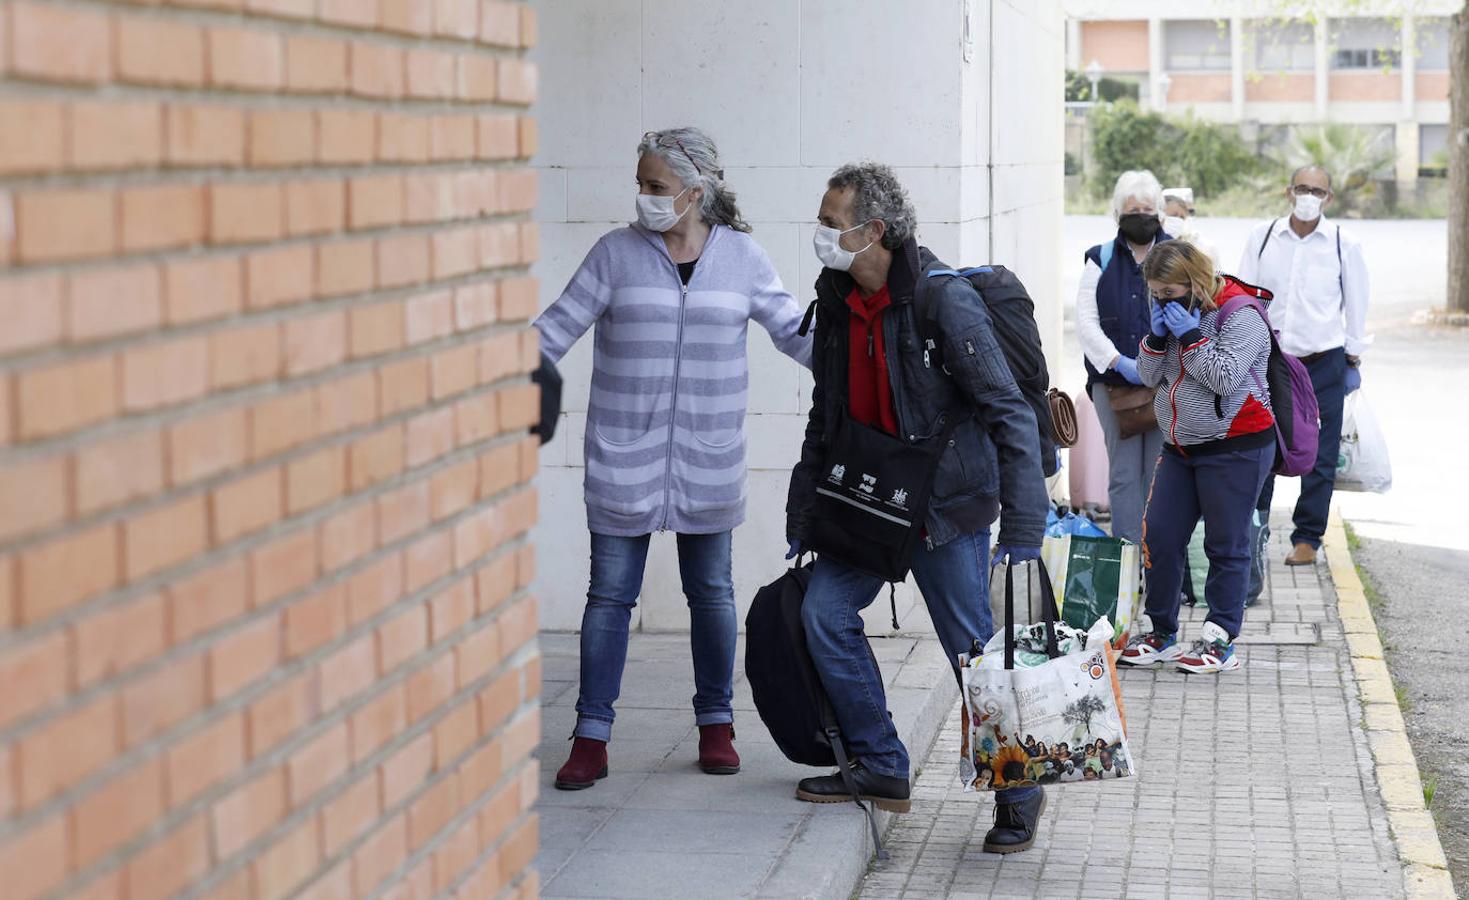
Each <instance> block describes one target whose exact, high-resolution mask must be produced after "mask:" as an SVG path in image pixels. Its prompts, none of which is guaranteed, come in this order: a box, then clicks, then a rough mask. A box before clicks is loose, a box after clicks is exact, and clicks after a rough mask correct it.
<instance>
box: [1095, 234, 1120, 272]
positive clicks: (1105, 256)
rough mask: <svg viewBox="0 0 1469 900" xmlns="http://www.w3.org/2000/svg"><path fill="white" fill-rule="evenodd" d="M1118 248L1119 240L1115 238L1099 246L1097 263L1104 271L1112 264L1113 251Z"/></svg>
mask: <svg viewBox="0 0 1469 900" xmlns="http://www.w3.org/2000/svg"><path fill="white" fill-rule="evenodd" d="M1116 249H1117V241H1115V240H1111V241H1108V242H1107V243H1105V244H1102V245H1100V246H1099V247H1097V264H1098V265H1099V266H1101V268H1102V271H1103V272H1105V271H1107V267H1108V266H1110V265H1112V252H1113V251H1114V250H1116Z"/></svg>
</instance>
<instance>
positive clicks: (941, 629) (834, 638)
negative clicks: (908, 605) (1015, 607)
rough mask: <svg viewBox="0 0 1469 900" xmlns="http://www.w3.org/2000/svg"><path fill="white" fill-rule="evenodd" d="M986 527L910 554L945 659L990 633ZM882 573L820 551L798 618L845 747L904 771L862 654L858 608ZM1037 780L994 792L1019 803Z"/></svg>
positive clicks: (878, 688)
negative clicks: (847, 563)
mask: <svg viewBox="0 0 1469 900" xmlns="http://www.w3.org/2000/svg"><path fill="white" fill-rule="evenodd" d="M989 542H990V533H989V529H983V530H981V531H976V532H972V533H970V534H962V535H960V536H959V537H957V538H955V539H954V540H952V541H950V542H948V543H947V544H943V545H941V546H938V547H935V548H933V549H932V550H926V549H922V548H920V549H919V550H918V552H917V554H916V555H915V556H914V558H913V578H914V580H915V581H917V582H918V589H919V590H920V591H922V592H923V602H924V603H925V604H926V605H927V606H928V614H929V617H930V618H932V619H933V627H934V630H935V631H937V632H938V638H939V643H940V644H941V645H942V646H943V648H944V656H945V657H946V658H947V659H948V660H949V664H950V665H952V666H954V667H955V670H956V671H957V669H958V656H959V654H960V653H967V652H969V650H970V648H971V646H972V645H973V643H974V641H975V639H978V640H979V641H980V643H981V644H982V643H983V642H985V641H987V640H989V638H990V635H991V634H993V633H994V630H995V626H994V622H993V621H992V620H991V618H990V604H989ZM882 586H883V582H882V579H880V578H877V577H876V576H873V575H868V574H865V573H863V572H858V571H857V570H856V569H851V568H848V567H847V566H845V565H843V564H841V563H839V562H836V561H835V560H832V559H828V558H827V557H824V556H820V557H817V559H816V570H815V572H814V573H813V575H812V578H811V585H810V587H808V588H807V589H806V600H805V603H804V604H803V605H802V607H801V622H802V624H803V625H805V628H806V644H807V647H808V648H809V649H810V651H811V659H812V661H814V662H815V664H816V671H817V674H819V675H820V677H821V686H822V687H824V688H826V694H827V696H828V697H829V698H830V699H831V705H832V709H833V711H835V712H836V717H837V724H839V725H841V726H842V735H843V737H845V738H846V741H847V748H848V749H849V750H850V751H851V754H852V756H853V757H855V758H857V759H860V760H861V761H862V764H863V765H865V766H866V767H867V768H868V769H869V770H871V771H873V772H876V773H877V774H879V775H888V776H891V777H893V778H907V777H908V751H907V749H905V748H904V747H903V742H902V741H901V740H900V739H899V738H898V729H897V728H896V727H894V726H893V719H892V716H891V715H890V714H889V713H888V711H887V695H886V693H885V692H884V691H883V685H882V673H881V672H880V671H878V668H877V666H876V665H875V664H874V663H873V661H872V659H871V658H870V657H868V655H867V648H866V646H864V644H865V642H866V640H867V635H866V634H865V632H864V631H863V628H862V616H861V615H860V613H861V611H862V610H863V609H866V608H867V607H868V606H870V605H871V604H872V601H873V600H875V599H876V598H877V595H878V593H879V591H881V590H882ZM1037 790H1039V788H1014V789H1011V790H1006V791H998V792H997V793H996V796H995V800H996V801H997V802H1000V803H1016V802H1019V801H1021V800H1024V799H1026V798H1027V797H1028V796H1030V794H1031V793H1032V792H1033V791H1037Z"/></svg>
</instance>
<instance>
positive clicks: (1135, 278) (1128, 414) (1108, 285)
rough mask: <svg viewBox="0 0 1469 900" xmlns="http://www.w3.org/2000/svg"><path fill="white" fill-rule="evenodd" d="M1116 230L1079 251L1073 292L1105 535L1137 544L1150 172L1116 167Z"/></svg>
mask: <svg viewBox="0 0 1469 900" xmlns="http://www.w3.org/2000/svg"><path fill="white" fill-rule="evenodd" d="M1112 218H1113V219H1114V220H1115V221H1116V222H1117V234H1116V236H1115V237H1113V238H1112V240H1110V241H1108V242H1107V243H1104V244H1098V245H1097V246H1095V247H1092V248H1090V249H1089V250H1087V251H1086V264H1085V266H1084V267H1083V269H1082V273H1081V284H1080V286H1079V288H1078V289H1077V292H1076V333H1077V337H1078V338H1079V339H1080V341H1081V351H1082V354H1083V355H1084V356H1085V357H1086V375H1087V378H1086V390H1087V394H1088V396H1090V397H1091V400H1092V405H1093V406H1095V407H1096V410H1097V418H1098V419H1099V420H1100V422H1101V425H1102V435H1103V438H1104V439H1105V441H1106V444H1107V464H1108V470H1109V477H1108V483H1107V493H1108V497H1109V500H1110V502H1111V506H1112V534H1113V536H1115V537H1120V538H1126V539H1127V540H1129V541H1133V542H1140V541H1141V540H1142V532H1143V509H1144V507H1146V506H1147V499H1148V486H1149V484H1150V482H1151V481H1152V478H1153V467H1154V466H1156V465H1157V462H1158V454H1159V453H1161V452H1163V433H1162V432H1161V431H1159V430H1158V423H1157V420H1156V419H1154V418H1152V409H1153V404H1152V390H1151V389H1150V388H1146V387H1143V386H1142V380H1141V379H1140V378H1139V377H1138V374H1137V354H1138V345H1139V344H1141V343H1142V340H1143V338H1144V337H1147V335H1148V333H1149V331H1150V330H1151V325H1150V324H1149V319H1148V315H1149V312H1148V304H1149V302H1150V301H1149V296H1148V284H1147V282H1146V281H1145V280H1143V274H1142V263H1143V260H1144V259H1145V258H1146V257H1147V255H1148V251H1149V250H1151V249H1153V247H1154V245H1156V244H1157V243H1158V242H1159V241H1167V240H1171V237H1170V236H1169V235H1168V234H1166V233H1165V232H1164V231H1163V187H1162V185H1160V184H1159V183H1158V179H1157V178H1155V177H1154V176H1153V173H1152V172H1149V171H1146V170H1143V171H1136V172H1123V173H1122V175H1121V176H1120V177H1119V178H1118V179H1117V186H1116V188H1115V189H1114V190H1113V192H1112Z"/></svg>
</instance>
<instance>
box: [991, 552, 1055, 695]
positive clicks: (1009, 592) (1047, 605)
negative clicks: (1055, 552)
mask: <svg viewBox="0 0 1469 900" xmlns="http://www.w3.org/2000/svg"><path fill="white" fill-rule="evenodd" d="M1036 568H1037V569H1038V570H1039V574H1040V582H1041V620H1042V621H1043V622H1044V623H1045V626H1046V656H1047V657H1049V658H1051V659H1055V658H1056V657H1058V656H1060V655H1061V650H1060V649H1059V647H1058V646H1057V643H1056V592H1055V590H1053V589H1052V587H1051V576H1050V574H1049V573H1048V572H1047V571H1046V564H1045V562H1043V561H1042V560H1039V559H1038V560H1036ZM1005 668H1006V669H1007V670H1008V669H1014V668H1015V566H1014V564H1012V563H1010V562H1006V563H1005Z"/></svg>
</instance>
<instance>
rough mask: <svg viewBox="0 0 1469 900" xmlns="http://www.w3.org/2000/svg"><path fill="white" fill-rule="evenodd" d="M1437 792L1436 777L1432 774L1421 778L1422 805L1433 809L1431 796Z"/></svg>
mask: <svg viewBox="0 0 1469 900" xmlns="http://www.w3.org/2000/svg"><path fill="white" fill-rule="evenodd" d="M1437 794H1438V779H1437V778H1434V777H1433V776H1429V777H1428V778H1425V779H1423V805H1424V806H1426V807H1427V808H1428V809H1429V810H1430V811H1431V810H1432V809H1433V798H1434V797H1435V796H1437Z"/></svg>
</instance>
